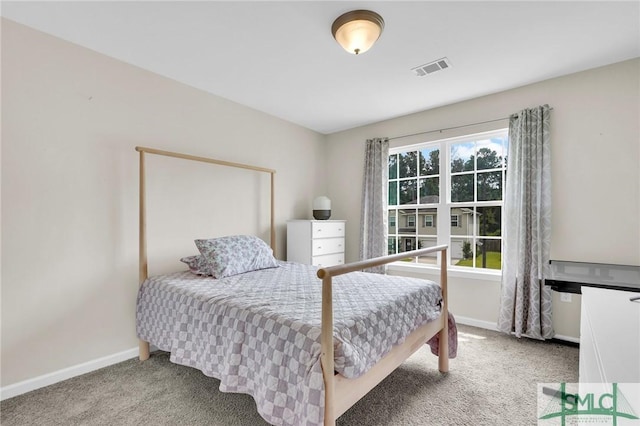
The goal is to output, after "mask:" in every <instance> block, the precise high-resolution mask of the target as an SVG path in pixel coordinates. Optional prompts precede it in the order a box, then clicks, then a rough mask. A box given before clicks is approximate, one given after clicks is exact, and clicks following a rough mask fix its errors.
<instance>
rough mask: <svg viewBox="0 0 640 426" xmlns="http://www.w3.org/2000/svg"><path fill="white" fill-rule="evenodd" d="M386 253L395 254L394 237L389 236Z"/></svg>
mask: <svg viewBox="0 0 640 426" xmlns="http://www.w3.org/2000/svg"><path fill="white" fill-rule="evenodd" d="M387 253H388V254H396V237H389V242H388V243H387Z"/></svg>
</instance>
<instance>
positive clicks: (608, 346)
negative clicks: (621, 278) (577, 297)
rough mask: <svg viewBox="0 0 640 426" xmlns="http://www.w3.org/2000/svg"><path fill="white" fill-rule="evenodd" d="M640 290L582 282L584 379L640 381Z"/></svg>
mask: <svg viewBox="0 0 640 426" xmlns="http://www.w3.org/2000/svg"><path fill="white" fill-rule="evenodd" d="M638 296H640V292H632V291H621V290H610V289H605V288H596V287H587V286H582V307H581V308H582V311H581V314H580V383H624V382H633V383H638V382H640V303H638V302H633V301H631V300H630V299H631V298H634V297H638Z"/></svg>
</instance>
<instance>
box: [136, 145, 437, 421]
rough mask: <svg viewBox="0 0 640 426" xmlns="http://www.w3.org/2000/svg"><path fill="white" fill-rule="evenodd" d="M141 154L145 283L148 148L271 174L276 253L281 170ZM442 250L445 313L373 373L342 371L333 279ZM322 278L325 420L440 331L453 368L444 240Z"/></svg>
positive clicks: (332, 270) (143, 349) (144, 347)
mask: <svg viewBox="0 0 640 426" xmlns="http://www.w3.org/2000/svg"><path fill="white" fill-rule="evenodd" d="M136 151H138V152H139V153H140V247H139V253H140V256H139V261H140V269H139V272H140V274H139V278H140V285H142V283H143V282H144V281H145V280H146V279H147V278H148V263H147V232H146V188H145V153H146V154H155V155H162V156H166V157H173V158H181V159H184V160H191V161H200V162H204V163H211V164H218V165H222V166H228V167H235V168H241V169H248V170H253V171H258V172H264V173H269V174H270V175H271V209H270V211H271V225H270V226H271V230H270V236H271V248H272V249H273V252H274V254H275V250H276V237H275V223H274V221H275V219H274V212H275V208H274V200H275V197H274V190H275V173H276V171H275V170H273V169H267V168H263V167H256V166H250V165H246V164H240V163H231V162H228V161H221V160H215V159H212V158H206V157H198V156H194V155H187V154H180V153H176V152H169V151H162V150H158V149H153V148H145V147H136ZM438 251H440V252H441V255H440V287H441V289H442V299H443V302H442V312H441V314H440V317H439V318H438V319H437V320H435V321H431V322H429V323H426V324H424V325H422V326H421V327H419V328H418V329H417V330H415V331H413V332H412V333H411V334H410V335H409V336H407V338H406V339H405V341H404V343H403V344H401V345H398V346H395V347H394V348H393V349H392V350H391V351H390V352H389V353H388V354H387V355H386V356H385V357H384V358H382V359H381V360H380V361H378V363H377V364H376V365H374V366H373V367H372V368H371V369H370V370H369V371H368V372H367V373H365V374H364V375H362V376H360V377H358V378H355V379H347V378H346V377H344V376H342V375H340V374H336V373H335V369H334V354H333V296H332V278H333V277H336V276H338V275H342V274H347V273H349V272H354V271H360V270H363V269H366V268H371V267H373V266H380V265H384V264H387V263H391V262H395V261H398V260H403V259H407V258H409V257H416V256H422V255H425V254H428V253H434V252H438ZM318 278H320V279H322V322H321V336H320V343H321V347H322V352H321V355H320V361H321V364H322V371H323V377H324V387H325V406H324V424H325V425H335V422H336V419H337V418H338V417H340V416H341V415H342V414H343V413H344V412H345V411H347V410H348V409H349V408H350V407H351V406H353V404H355V403H356V402H357V401H359V400H360V399H361V398H362V397H363V396H364V395H366V394H367V393H368V392H369V391H370V390H371V389H373V388H374V387H375V386H376V385H377V384H378V383H380V382H381V381H382V380H383V379H384V378H385V377H387V376H388V375H389V374H390V373H391V372H393V370H395V369H396V368H397V367H398V366H399V365H400V364H402V363H403V362H404V361H405V360H406V359H407V358H409V356H411V355H412V354H413V353H414V352H416V351H417V350H418V349H420V348H421V347H422V346H423V345H424V344H425V343H426V342H427V341H428V340H429V339H430V338H431V337H433V336H435V335H436V334H438V333H439V353H438V369H439V370H440V371H441V372H442V373H446V372H448V371H449V335H448V300H447V246H446V245H440V246H435V247H430V248H426V249H421V250H414V251H409V252H404V253H398V254H394V255H389V256H383V257H378V258H375V259H368V260H363V261H360V262H354V263H349V264H346V265H337V266H332V267H329V268H323V269H320V270H318ZM139 346H140V360H141V361H144V360H146V359H148V358H149V342H145V341H143V340H140V344H139Z"/></svg>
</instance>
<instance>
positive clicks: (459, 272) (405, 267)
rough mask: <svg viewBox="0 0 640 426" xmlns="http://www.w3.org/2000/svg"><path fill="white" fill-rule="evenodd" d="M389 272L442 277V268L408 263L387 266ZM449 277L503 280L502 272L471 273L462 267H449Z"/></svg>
mask: <svg viewBox="0 0 640 426" xmlns="http://www.w3.org/2000/svg"><path fill="white" fill-rule="evenodd" d="M387 270H388V271H390V272H412V273H414V274H415V273H424V274H425V275H434V276H439V275H440V268H438V267H435V266H429V265H418V264H417V263H407V262H394V263H390V264H388V265H387ZM447 276H448V277H453V278H467V279H474V280H481V281H492V282H498V283H499V282H500V281H501V279H502V271H495V270H488V271H483V270H480V271H479V270H474V271H469V270H466V269H462V268H460V267H457V268H456V267H455V266H449V268H448V269H447Z"/></svg>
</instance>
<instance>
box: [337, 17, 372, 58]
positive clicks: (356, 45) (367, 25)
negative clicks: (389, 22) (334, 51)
mask: <svg viewBox="0 0 640 426" xmlns="http://www.w3.org/2000/svg"><path fill="white" fill-rule="evenodd" d="M383 29H384V20H383V19H382V17H381V16H380V15H378V14H377V13H375V12H372V11H370V10H354V11H351V12H347V13H345V14H344V15H341V16H339V17H338V19H336V20H335V21H334V22H333V25H332V26H331V33H332V34H333V37H334V38H335V39H336V41H337V42H338V44H340V46H342V47H343V48H344V50H346V51H347V52H349V53H352V54H354V55H358V54H360V53H364V52H366V51H367V50H369V49H371V46H373V44H374V43H375V42H376V40H378V38H379V37H380V34H382V30H383Z"/></svg>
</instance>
